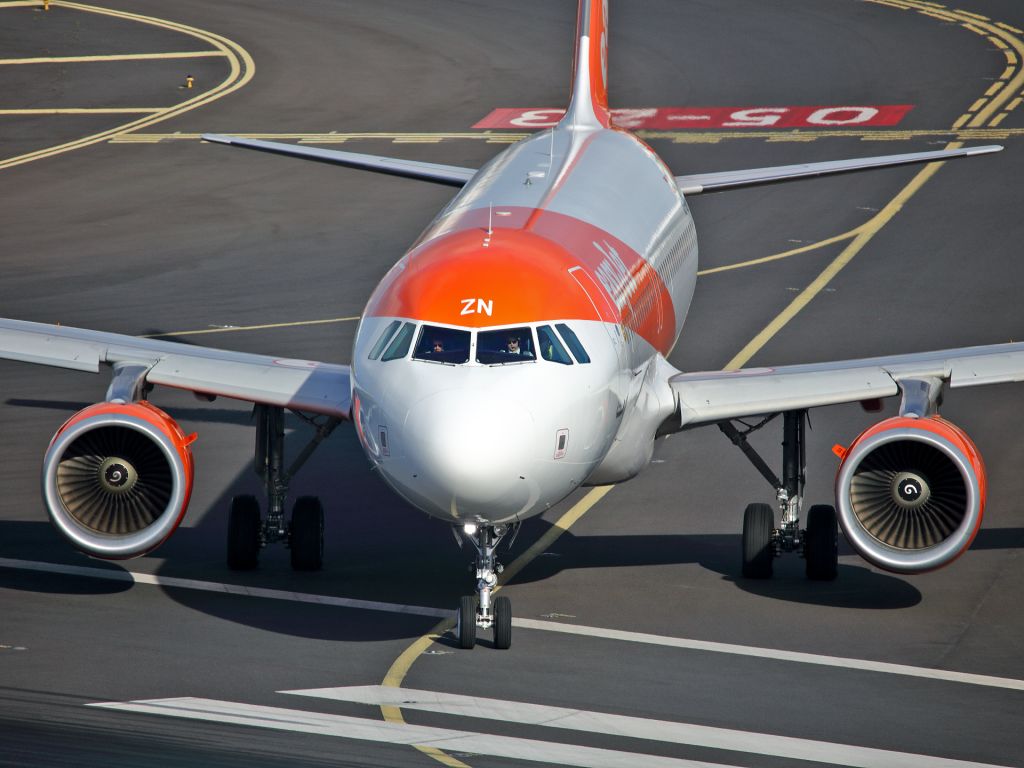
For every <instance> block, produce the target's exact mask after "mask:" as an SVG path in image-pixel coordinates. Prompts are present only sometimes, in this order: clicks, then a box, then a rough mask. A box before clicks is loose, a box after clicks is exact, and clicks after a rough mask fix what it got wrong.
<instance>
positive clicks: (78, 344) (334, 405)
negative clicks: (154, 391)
mask: <svg viewBox="0 0 1024 768" xmlns="http://www.w3.org/2000/svg"><path fill="white" fill-rule="evenodd" d="M0 358H5V359H8V360H20V361H23V362H28V363H37V364H39V365H49V366H55V367H58V368H71V369H74V370H79V371H90V372H92V373H96V372H98V371H99V369H100V365H101V364H102V365H108V366H114V365H118V364H133V365H138V366H143V367H144V368H145V369H146V372H145V381H146V383H148V384H161V385H164V386H168V387H175V388H177V389H186V390H189V391H192V392H196V393H198V394H203V395H218V396H223V397H230V398H234V399H237V400H246V401H248V402H253V403H264V404H267V405H275V406H280V407H284V408H291V409H294V410H298V411H309V412H312V413H320V414H325V415H328V416H333V417H336V418H343V419H347V418H348V416H349V411H350V409H351V385H350V381H349V368H348V366H345V365H332V364H328V363H318V362H314V361H309V360H287V359H283V358H273V357H267V356H263V355H251V354H246V353H243V352H230V351H227V350H222V349H213V348H210V347H196V346H192V345H190V344H180V343H176V342H171V341H158V340H155V339H140V338H138V337H135V336H125V335H122V334H117V333H103V332H100V331H89V330H84V329H81V328H68V327H64V326H60V325H47V324H43V323H30V322H24V321H20V320H5V319H2V318H0Z"/></svg>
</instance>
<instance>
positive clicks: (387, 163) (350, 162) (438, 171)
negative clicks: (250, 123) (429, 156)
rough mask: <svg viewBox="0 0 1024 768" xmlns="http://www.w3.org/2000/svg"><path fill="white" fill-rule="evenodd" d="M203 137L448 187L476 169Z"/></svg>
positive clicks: (458, 184) (461, 183)
mask: <svg viewBox="0 0 1024 768" xmlns="http://www.w3.org/2000/svg"><path fill="white" fill-rule="evenodd" d="M203 139H204V140H205V141H210V142H213V143H215V144H228V145H230V146H234V147H243V148H245V149H255V150H257V151H260V152H270V153H272V154H275V155H285V156H287V157H298V158H302V159H303V160H314V161H317V162H320V163H331V164H332V165H343V166H345V167H347V168H360V169H362V170H364V171H375V172H377V173H386V174H389V175H391V176H403V177H405V178H409V179H418V180H420V181H432V182H434V183H435V184H445V185H447V186H450V187H462V186H465V185H466V183H467V182H468V181H469V180H470V179H472V178H473V175H474V174H475V173H476V170H475V169H473V168H460V167H459V166H455V165H441V164H440V163H424V162H420V161H417V160H401V159H399V158H395V157H384V156H381V155H364V154H361V153H358V152H342V151H340V150H337V149H322V148H320V147H304V146H299V145H297V144H284V143H282V142H277V141H263V140H261V139H243V138H239V137H237V136H221V135H219V134H214V133H204V134H203Z"/></svg>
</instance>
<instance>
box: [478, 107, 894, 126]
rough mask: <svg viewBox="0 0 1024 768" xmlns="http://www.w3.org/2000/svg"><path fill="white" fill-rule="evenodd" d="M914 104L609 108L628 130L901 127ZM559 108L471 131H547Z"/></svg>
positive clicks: (495, 114) (494, 116) (497, 115)
mask: <svg viewBox="0 0 1024 768" xmlns="http://www.w3.org/2000/svg"><path fill="white" fill-rule="evenodd" d="M913 108H914V105H913V104H858V105H838V106H818V107H644V108H639V109H613V110H612V123H613V124H614V125H616V126H617V127H619V128H627V129H629V130H656V131H668V130H681V129H697V130H701V129H732V130H735V129H743V128H851V127H852V128H862V127H863V128H883V127H892V126H894V125H899V123H900V122H901V121H902V120H903V118H904V117H906V115H907V113H908V112H910V110H912V109H913ZM564 113H565V111H564V110H562V109H546V108H540V107H536V108H529V109H522V108H501V109H495V110H494V111H492V112H491V113H490V114H489V115H487V117H485V118H484V119H483V120H481V121H480V122H478V123H476V125H474V126H473V127H474V128H519V129H523V128H533V129H540V128H550V127H552V126H553V125H555V124H556V123H557V122H558V121H559V119H561V117H562V115H563V114H564Z"/></svg>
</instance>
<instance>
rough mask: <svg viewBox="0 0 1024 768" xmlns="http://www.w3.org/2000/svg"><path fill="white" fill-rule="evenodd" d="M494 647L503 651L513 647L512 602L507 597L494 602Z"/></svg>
mask: <svg viewBox="0 0 1024 768" xmlns="http://www.w3.org/2000/svg"><path fill="white" fill-rule="evenodd" d="M494 647H495V648H497V649H498V650H501V651H505V650H508V649H509V648H511V647H512V601H511V600H509V599H508V598H507V597H499V598H496V599H495V601H494Z"/></svg>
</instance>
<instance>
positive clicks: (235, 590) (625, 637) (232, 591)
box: [0, 557, 1024, 691]
mask: <svg viewBox="0 0 1024 768" xmlns="http://www.w3.org/2000/svg"><path fill="white" fill-rule="evenodd" d="M0 568H14V569H18V570H23V571H39V572H42V573H57V574H62V575H66V576H79V577H84V578H90V579H102V580H107V581H120V582H129V583H131V582H134V583H136V584H149V585H154V586H160V587H168V588H174V589H191V590H196V591H200V592H216V593H222V594H229V595H240V596H244V597H259V598H264V599H267V600H284V601H288V602H293V603H309V604H313V605H329V606H333V607H337V608H353V609H357V610H366V611H383V612H385V613H401V614H406V615H412V616H427V617H430V618H439V619H442V618H453V617H454V615H455V612H454V611H447V610H444V609H441V608H430V607H427V606H422V605H402V604H400V603H384V602H376V601H372V600H357V599H355V598H349V597H332V596H329V595H316V594H309V593H305V592H288V591H286V590H280V589H266V588H263V587H246V586H242V585H239V584H224V583H221V582H216V581H198V580H195V579H180V578H176V577H173V576H156V575H154V574H151V573H137V572H135V571H122V570H112V569H107V568H89V567H86V566H80V565H62V564H60V563H44V562H35V561H30V560H17V559H14V558H7V557H0ZM512 624H513V626H515V627H518V628H520V629H533V630H537V631H541V632H560V633H562V634H569V635H583V636H585V637H596V638H601V639H604V640H617V641H621V642H626V643H639V644H643V645H659V646H664V647H667V648H681V649H685V650H691V651H706V652H709V653H725V654H730V655H733V656H753V657H756V658H762V659H770V660H772V661H788V662H794V663H797V664H815V665H818V666H825V667H839V668H841V669H852V670H857V671H861V672H880V673H883V674H887V675H903V676H906V677H919V678H925V679H928V680H940V681H942V682H947V683H962V684H966V685H982V686H987V687H990V688H1005V689H1008V690H1013V691H1024V680H1017V679H1015V678H1010V677H994V676H992V675H976V674H971V673H969V672H953V671H950V670H945V669H932V668H929V667H914V666H910V665H907V664H890V663H888V662H884V661H870V660H867V659H852V658H847V657H843V656H823V655H819V654H814V653H801V652H799V651H785V650H779V649H776V648H759V647H757V646H752V645H733V644H731V643H716V642H711V641H708V640H690V639H687V638H683V637H666V636H664V635H649V634H645V633H642V632H627V631H624V630H620V629H605V628H603V627H587V626H579V625H575V624H563V623H562V622H556V621H540V620H538V619H513V620H512Z"/></svg>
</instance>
